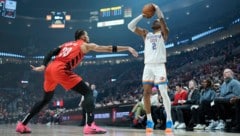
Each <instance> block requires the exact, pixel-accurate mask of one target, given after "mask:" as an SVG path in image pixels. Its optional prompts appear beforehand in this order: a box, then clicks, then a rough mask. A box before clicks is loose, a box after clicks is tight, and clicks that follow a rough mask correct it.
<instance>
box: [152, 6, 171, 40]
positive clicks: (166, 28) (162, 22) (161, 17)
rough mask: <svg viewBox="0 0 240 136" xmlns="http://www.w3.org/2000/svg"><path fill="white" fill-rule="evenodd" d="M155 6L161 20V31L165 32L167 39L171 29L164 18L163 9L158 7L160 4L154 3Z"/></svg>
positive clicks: (164, 36) (164, 35)
mask: <svg viewBox="0 0 240 136" xmlns="http://www.w3.org/2000/svg"><path fill="white" fill-rule="evenodd" d="M153 6H154V7H155V10H156V14H157V17H158V18H159V20H160V26H161V31H162V33H163V38H164V40H165V41H167V38H168V34H169V29H168V27H167V24H166V22H165V20H164V15H163V13H162V11H161V9H160V8H159V7H158V5H156V4H153Z"/></svg>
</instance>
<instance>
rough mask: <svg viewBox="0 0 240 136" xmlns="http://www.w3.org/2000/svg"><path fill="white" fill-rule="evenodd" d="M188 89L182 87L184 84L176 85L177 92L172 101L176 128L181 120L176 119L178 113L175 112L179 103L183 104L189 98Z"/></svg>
mask: <svg viewBox="0 0 240 136" xmlns="http://www.w3.org/2000/svg"><path fill="white" fill-rule="evenodd" d="M187 95H188V93H187V91H186V90H184V89H183V88H182V84H177V85H176V92H175V95H174V100H173V102H172V108H171V112H172V117H173V121H174V128H177V126H178V125H179V122H178V121H176V119H177V114H175V110H176V109H175V108H176V106H178V105H182V104H183V102H184V101H186V100H187Z"/></svg>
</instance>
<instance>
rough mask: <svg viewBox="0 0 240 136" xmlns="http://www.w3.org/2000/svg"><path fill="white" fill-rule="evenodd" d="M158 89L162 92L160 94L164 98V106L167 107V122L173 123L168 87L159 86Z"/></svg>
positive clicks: (164, 85)
mask: <svg viewBox="0 0 240 136" xmlns="http://www.w3.org/2000/svg"><path fill="white" fill-rule="evenodd" d="M158 88H159V90H160V94H161V96H162V98H163V105H164V107H165V111H166V113H167V121H172V115H171V101H170V98H169V96H168V93H167V85H166V84H160V85H158Z"/></svg>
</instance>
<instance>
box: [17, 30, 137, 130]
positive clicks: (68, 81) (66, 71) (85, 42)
mask: <svg viewBox="0 0 240 136" xmlns="http://www.w3.org/2000/svg"><path fill="white" fill-rule="evenodd" d="M90 51H95V52H121V51H129V52H130V53H131V54H132V55H133V56H134V57H137V56H138V53H137V52H136V51H135V50H134V49H133V48H132V47H129V46H111V45H109V46H100V45H97V44H95V43H89V37H88V33H87V32H86V31H84V30H77V31H76V32H75V41H71V42H67V43H64V44H63V45H61V46H59V47H58V48H56V49H54V50H52V51H50V52H49V53H48V54H47V55H46V56H45V58H44V60H43V64H42V65H41V66H39V67H35V66H32V65H31V67H32V70H34V71H44V70H45V73H44V97H43V99H42V100H41V101H39V102H37V103H36V104H35V105H34V106H33V108H32V109H31V111H30V112H29V113H28V114H27V115H26V116H25V118H24V119H23V120H22V121H21V122H18V124H17V126H16V131H17V132H19V133H31V130H30V128H29V127H28V126H27V123H28V122H29V121H30V119H31V118H32V117H33V116H34V115H36V114H37V113H38V112H39V111H40V110H41V109H42V108H43V107H44V106H45V105H46V104H47V103H49V102H50V100H51V99H52V97H53V95H54V89H55V88H56V86H57V85H58V84H60V85H61V86H63V87H64V88H65V89H66V90H74V91H76V92H78V93H80V94H81V95H83V96H84V98H85V100H84V101H83V103H82V105H83V106H84V108H85V109H86V112H87V124H86V125H85V126H84V128H83V133H84V134H101V133H106V130H104V129H103V128H100V127H98V126H96V125H95V123H94V115H93V110H94V100H93V91H92V90H91V89H90V88H89V87H88V86H87V85H86V84H85V82H84V81H83V79H82V78H81V77H80V76H78V75H77V74H75V73H74V72H73V71H72V69H74V68H75V67H76V66H77V65H78V64H79V63H80V62H81V61H82V59H83V58H84V55H85V54H87V53H88V52H90ZM53 56H55V59H54V60H53V61H51V62H50V60H51V58H52V57H53ZM49 62H50V63H49Z"/></svg>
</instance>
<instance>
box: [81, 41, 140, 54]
mask: <svg viewBox="0 0 240 136" xmlns="http://www.w3.org/2000/svg"><path fill="white" fill-rule="evenodd" d="M84 45H85V50H86V51H87V52H89V51H95V52H122V51H129V52H130V53H131V54H132V55H133V56H134V57H137V56H138V53H137V51H136V50H135V49H133V48H132V47H130V46H112V45H108V46H103V45H101V46H100V45H97V44H95V43H85V44H84Z"/></svg>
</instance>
